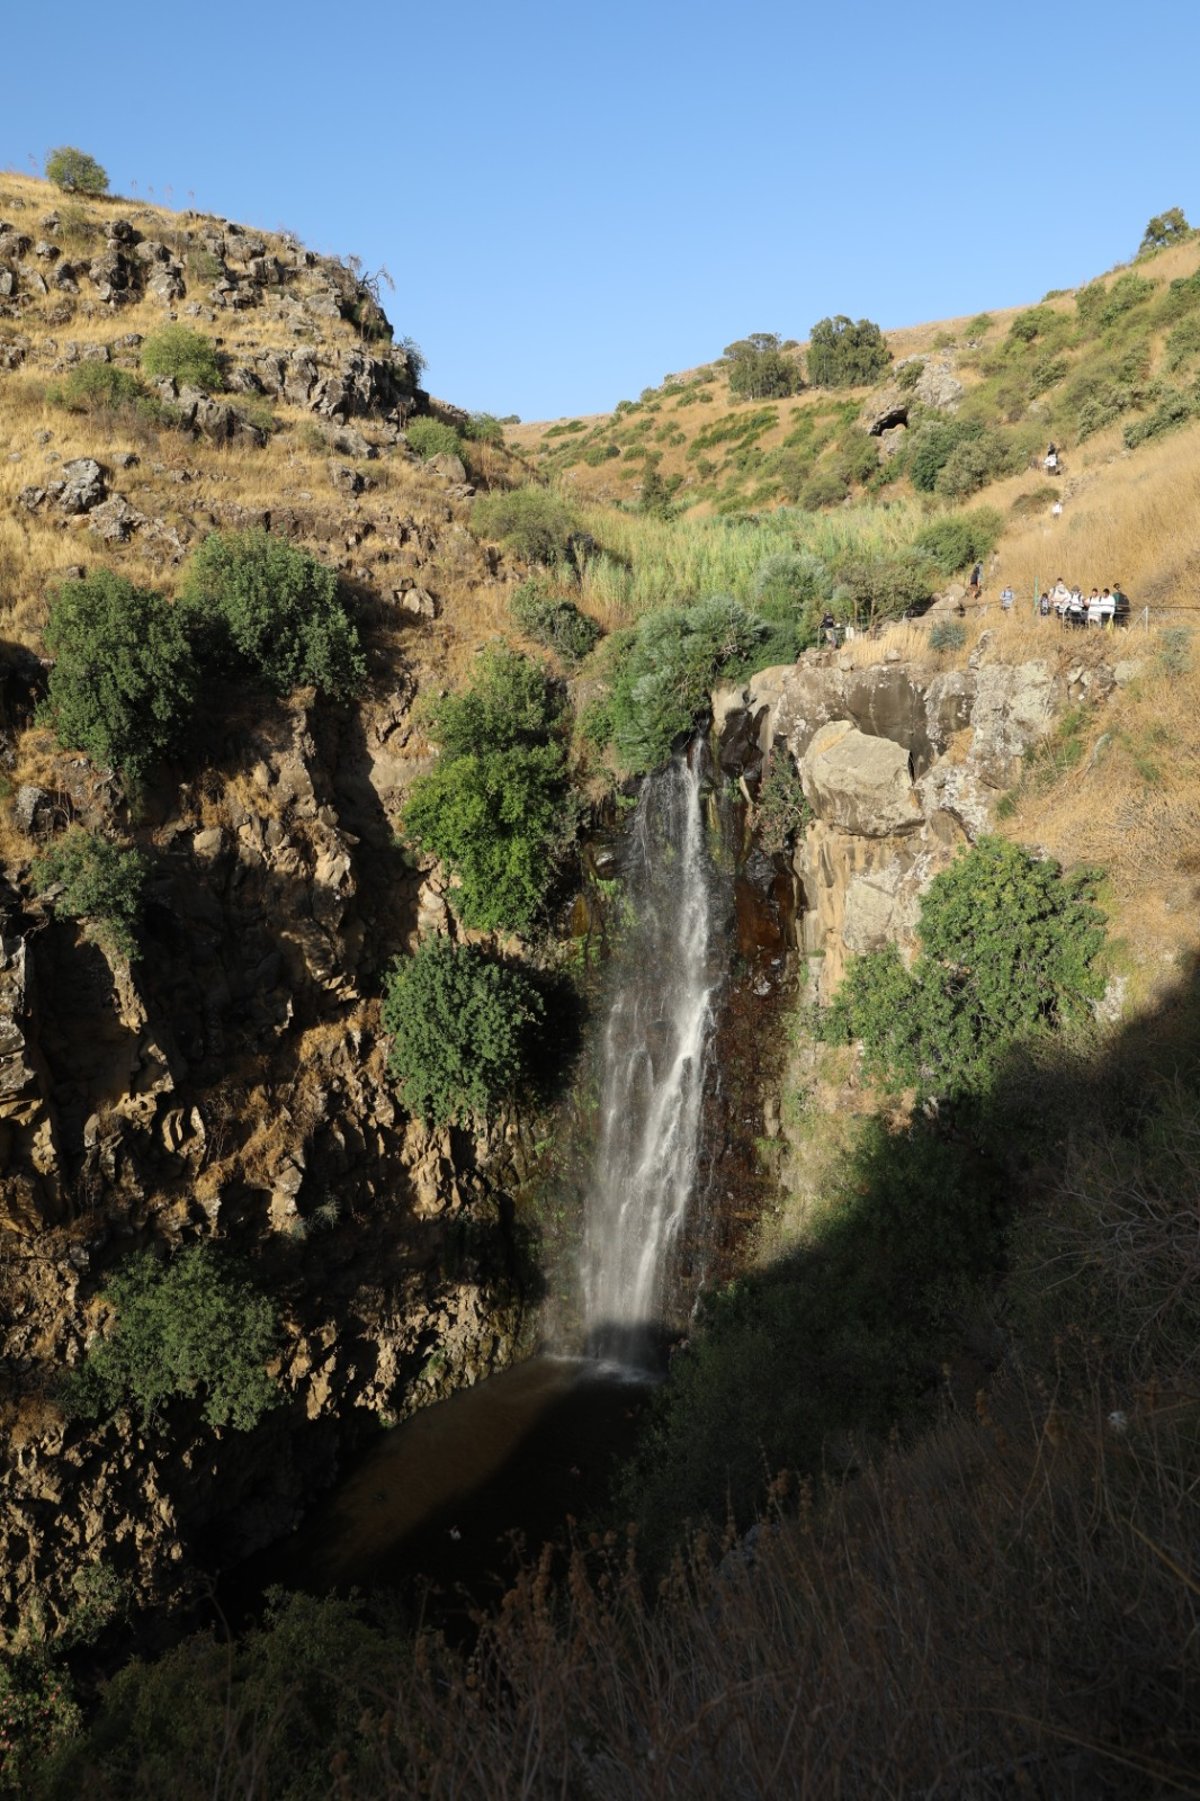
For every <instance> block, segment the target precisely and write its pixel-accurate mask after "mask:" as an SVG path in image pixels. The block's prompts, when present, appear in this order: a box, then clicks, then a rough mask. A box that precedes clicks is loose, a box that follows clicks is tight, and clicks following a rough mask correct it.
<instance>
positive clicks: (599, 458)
mask: <svg viewBox="0 0 1200 1801" xmlns="http://www.w3.org/2000/svg"><path fill="white" fill-rule="evenodd" d="M620 454H621V446H620V445H619V444H614V443H612V442H611V440H610V441H609V442H607V443H599V444H589V445H588V447H587V449H586V450H585V451H584V453H583V460H584V462H585V463H586V464H587V466H588V468H589V469H598V468H599V467H600V465H601V463H607V462H608V461H609V460H610V459H611V458H613V457H619V456H620Z"/></svg>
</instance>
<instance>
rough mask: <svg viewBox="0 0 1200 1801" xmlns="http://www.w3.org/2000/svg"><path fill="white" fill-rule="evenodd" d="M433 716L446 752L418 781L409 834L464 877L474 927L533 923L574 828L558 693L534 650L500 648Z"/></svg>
mask: <svg viewBox="0 0 1200 1801" xmlns="http://www.w3.org/2000/svg"><path fill="white" fill-rule="evenodd" d="M428 718H429V724H430V731H431V733H432V735H433V737H434V738H435V741H437V742H438V743H439V744H440V746H441V752H442V754H441V757H440V758H439V760H438V762H437V764H436V765H435V767H434V768H433V769H432V770H431V771H430V772H429V774H428V775H424V776H421V777H419V778H418V780H417V781H415V782H414V783H413V786H412V788H411V790H410V792H409V796H408V800H407V802H406V804H405V808H404V829H405V832H406V834H407V836H408V837H409V838H410V839H411V841H412V842H413V843H414V844H416V845H419V846H420V847H421V848H422V849H423V850H426V851H430V852H432V854H433V855H434V856H436V857H440V858H441V860H442V861H443V862H444V863H445V864H446V866H447V868H448V869H449V870H450V871H451V873H452V874H453V875H454V876H455V877H457V883H458V885H457V886H456V887H454V888H453V889H452V890H451V895H450V899H451V901H452V903H453V906H454V910H455V912H456V913H457V914H458V916H459V918H460V919H461V920H462V921H463V923H464V924H465V925H468V926H473V927H477V928H479V929H481V930H485V931H492V930H499V929H508V930H512V931H525V930H527V929H528V928H529V927H530V926H531V925H532V924H533V922H534V920H535V918H536V917H537V914H538V912H539V910H540V908H541V905H542V902H543V900H544V898H545V895H546V892H547V889H548V888H549V885H550V882H551V880H552V877H553V873H554V868H555V864H556V862H557V858H558V855H559V853H560V851H561V848H562V845H563V842H564V840H565V838H566V836H567V832H568V826H569V813H568V807H567V785H566V768H565V758H564V754H563V747H562V742H561V707H560V705H559V703H558V701H557V698H556V696H555V694H554V691H553V689H552V688H551V686H550V684H549V682H548V681H547V679H546V676H545V674H544V672H543V671H542V670H541V669H539V668H538V666H537V665H536V664H535V663H532V662H530V660H529V659H528V658H527V657H522V656H520V655H519V654H518V653H517V652H515V651H512V650H509V649H508V648H507V647H503V648H499V649H493V650H491V651H490V652H488V653H486V654H485V656H484V657H483V658H481V659H480V668H479V671H478V674H477V676H476V679H475V681H474V682H473V683H472V685H471V687H470V688H468V689H467V690H465V691H464V692H463V693H461V694H456V695H449V696H447V697H446V698H445V699H444V700H442V701H440V702H439V703H438V704H437V705H436V706H435V707H433V708H432V709H430V712H429V714H428Z"/></svg>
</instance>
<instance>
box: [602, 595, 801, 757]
mask: <svg viewBox="0 0 1200 1801" xmlns="http://www.w3.org/2000/svg"><path fill="white" fill-rule="evenodd" d="M770 644H771V633H770V630H769V627H768V626H767V625H766V623H765V622H764V621H763V620H761V619H758V618H756V617H755V615H754V614H753V613H749V612H747V611H746V609H745V608H744V607H742V606H739V605H738V603H737V602H736V601H734V600H727V599H722V598H713V599H710V600H703V601H700V602H699V603H698V604H697V605H696V606H693V607H667V608H662V609H660V610H658V611H656V612H651V613H647V614H645V615H644V616H643V617H642V618H641V619H640V620H639V621H638V624H637V627H636V629H635V630H634V631H633V632H631V633H630V634H628V636H622V638H621V640H620V641H619V642H618V644H617V645H616V646H615V647H614V649H615V652H616V656H615V662H616V669H615V673H614V678H613V689H612V703H611V706H612V721H613V741H614V743H615V744H616V747H617V751H618V753H619V755H620V757H621V760H622V762H623V763H624V764H625V766H626V767H627V768H628V769H631V770H635V771H642V770H647V769H657V768H659V767H660V766H661V765H662V764H663V763H665V762H666V760H667V758H668V757H669V756H670V754H671V747H672V745H673V743H674V742H675V740H676V739H677V738H679V737H682V736H683V734H684V733H686V732H690V731H692V730H693V729H694V727H695V724H696V721H697V719H698V718H699V716H700V715H701V714H702V713H703V711H704V709H705V707H706V706H707V704H708V696H709V692H710V690H711V688H712V684H713V682H714V681H715V680H716V679H717V677H718V676H720V675H727V676H730V677H734V678H736V676H737V675H738V674H742V673H747V674H748V673H749V672H750V670H751V669H752V668H763V667H765V666H766V664H767V663H769V662H771V661H780V662H783V661H791V660H792V658H791V657H787V656H783V655H778V654H777V652H776V651H775V650H771V651H768V646H769V645H770ZM793 655H794V653H793Z"/></svg>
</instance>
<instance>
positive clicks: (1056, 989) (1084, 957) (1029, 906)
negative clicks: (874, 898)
mask: <svg viewBox="0 0 1200 1801" xmlns="http://www.w3.org/2000/svg"><path fill="white" fill-rule="evenodd" d="M1095 886H1096V876H1095V873H1094V872H1093V871H1081V872H1079V873H1077V874H1075V875H1072V876H1064V875H1063V873H1062V870H1061V868H1060V867H1059V865H1058V864H1057V863H1055V862H1054V861H1053V860H1052V859H1050V858H1044V859H1043V858H1037V857H1033V856H1031V855H1030V854H1029V852H1028V851H1026V850H1024V849H1022V847H1021V846H1020V845H1017V844H1010V843H1009V842H1008V841H1007V840H1006V839H1003V838H995V837H985V838H981V839H980V840H979V842H978V843H977V844H975V845H974V846H973V847H972V848H971V849H970V850H969V851H966V852H965V853H964V854H963V855H962V856H960V857H959V858H957V859H956V861H955V862H954V863H952V864H951V866H950V868H949V869H946V870H943V871H942V873H941V874H940V875H938V876H936V877H935V878H934V880H933V881H932V882H931V883H930V886H929V890H928V892H927V893H926V895H925V898H924V901H923V902H922V906H921V918H920V922H919V924H918V926H917V938H918V941H919V944H920V953H919V955H918V957H917V960H916V962H915V963H914V965H913V967H912V969H911V970H906V969H905V968H904V965H903V964H902V962H901V960H900V956H899V953H898V952H897V950H896V948H895V946H894V945H889V946H888V947H887V949H886V950H882V951H873V952H871V953H870V954H869V955H867V956H864V957H858V958H855V959H854V961H853V962H852V963H851V965H850V967H849V969H848V970H847V973H846V976H845V979H844V980H843V982H842V986H841V988H840V989H839V990H838V993H837V995H836V996H835V998H834V1001H833V1004H832V1006H831V1007H830V1009H829V1012H828V1014H827V1016H826V1021H825V1025H824V1031H825V1035H826V1036H829V1037H832V1038H835V1039H836V1038H855V1039H860V1040H861V1041H862V1043H863V1046H864V1050H865V1064H866V1067H867V1069H868V1071H869V1073H870V1074H871V1075H872V1076H874V1077H875V1078H876V1079H877V1080H879V1081H881V1082H883V1083H885V1084H886V1085H887V1086H889V1087H905V1086H908V1085H912V1086H914V1087H916V1088H917V1089H918V1090H919V1091H920V1092H923V1093H926V1094H941V1095H948V1096H951V1097H953V1096H955V1095H970V1094H979V1093H983V1092H985V1091H986V1090H987V1089H988V1088H989V1087H990V1086H991V1084H992V1083H993V1081H994V1080H995V1077H996V1074H997V1072H998V1070H999V1068H1000V1066H1001V1064H1002V1062H1003V1060H1004V1058H1005V1057H1006V1056H1007V1055H1009V1054H1010V1053H1011V1052H1012V1051H1013V1049H1014V1048H1015V1047H1016V1046H1018V1045H1020V1044H1021V1043H1022V1042H1027V1041H1029V1040H1030V1039H1032V1038H1033V1037H1035V1036H1037V1035H1041V1034H1044V1033H1046V1032H1051V1031H1055V1030H1058V1029H1059V1028H1061V1027H1062V1026H1063V1025H1064V1024H1066V1023H1067V1022H1068V1021H1070V1020H1072V1019H1075V1018H1079V1017H1082V1016H1083V1015H1084V1014H1085V1013H1086V1009H1087V1005H1088V1002H1089V1001H1092V1000H1095V999H1097V998H1098V997H1099V996H1100V995H1101V994H1102V993H1103V991H1104V983H1103V979H1102V977H1101V975H1100V973H1099V971H1098V969H1097V967H1096V960H1097V958H1098V956H1099V953H1100V951H1101V949H1102V947H1103V944H1104V937H1105V933H1104V916H1103V915H1102V914H1101V913H1100V912H1098V911H1097V909H1096V907H1095V906H1094V905H1093V896H1094V893H1095Z"/></svg>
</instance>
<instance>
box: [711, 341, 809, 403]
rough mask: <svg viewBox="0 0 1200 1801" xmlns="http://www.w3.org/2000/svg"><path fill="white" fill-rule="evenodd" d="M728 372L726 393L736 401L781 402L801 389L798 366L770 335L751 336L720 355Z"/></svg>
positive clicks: (727, 348) (801, 379)
mask: <svg viewBox="0 0 1200 1801" xmlns="http://www.w3.org/2000/svg"><path fill="white" fill-rule="evenodd" d="M721 356H722V359H723V361H724V363H725V366H726V368H727V369H728V372H729V392H730V393H731V394H733V395H735V396H736V398H737V399H739V400H783V399H786V398H787V396H788V395H789V394H795V393H798V392H799V390H800V389H801V388H802V387H803V386H804V381H803V378H802V376H801V373H800V364H799V363H798V362H797V361H796V359H795V358H794V357H790V356H788V355H787V353H786V352H785V351H784V349H783V347H782V345H781V343H780V340H779V338H778V336H777V335H776V333H775V332H773V331H755V332H751V334H750V336H749V337H748V338H738V339H737V340H736V342H735V343H733V344H727V345H726V346H725V348H724V350H723V351H722V352H721Z"/></svg>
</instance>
